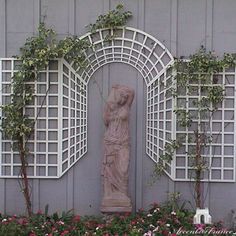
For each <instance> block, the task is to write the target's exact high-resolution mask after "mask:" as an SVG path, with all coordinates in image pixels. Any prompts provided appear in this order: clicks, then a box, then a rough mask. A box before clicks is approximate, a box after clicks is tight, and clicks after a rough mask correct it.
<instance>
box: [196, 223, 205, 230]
mask: <svg viewBox="0 0 236 236" xmlns="http://www.w3.org/2000/svg"><path fill="white" fill-rule="evenodd" d="M196 228H197V229H198V230H204V228H205V225H204V224H197V225H196Z"/></svg>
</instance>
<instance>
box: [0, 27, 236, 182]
mask: <svg viewBox="0 0 236 236" xmlns="http://www.w3.org/2000/svg"><path fill="white" fill-rule="evenodd" d="M82 38H83V39H85V40H88V41H89V42H90V43H92V44H93V48H92V49H89V50H87V51H85V52H84V53H85V55H86V60H87V65H88V66H87V67H86V68H78V67H77V66H76V65H75V64H74V63H73V62H67V61H65V60H64V59H61V60H55V61H52V62H50V64H49V67H48V68H47V69H46V70H45V71H42V72H40V75H39V79H38V81H36V82H31V83H30V82H29V84H28V86H31V87H33V88H34V89H35V95H36V96H35V99H34V101H33V102H32V104H30V105H29V106H27V107H26V108H25V113H26V115H28V116H29V117H30V118H32V119H35V118H36V117H37V123H36V126H35V131H34V135H32V137H31V138H30V140H29V143H28V147H29V150H30V152H31V155H30V156H29V158H28V162H29V167H28V169H29V175H30V177H32V178H58V177H61V176H62V175H63V174H64V173H66V172H67V171H68V169H69V168H70V167H71V166H72V165H73V164H75V163H76V162H77V161H78V160H79V159H80V158H81V157H82V156H83V155H84V154H85V153H86V152H87V148H88V144H87V125H88V124H87V96H88V83H89V80H90V78H91V76H92V75H93V74H94V73H95V72H96V71H97V70H98V69H99V68H100V67H102V66H104V65H106V64H109V63H114V62H119V63H125V64H128V65H130V66H132V67H134V68H135V69H137V70H138V71H139V72H140V74H141V75H142V77H143V79H144V81H145V83H146V89H147V98H146V99H147V108H146V153H147V155H148V156H149V157H150V158H151V159H152V160H153V161H154V162H156V163H157V162H158V161H159V157H160V155H162V154H164V152H165V145H166V144H168V143H170V142H171V140H175V139H176V138H178V136H179V135H181V134H183V133H185V134H187V137H188V136H189V137H190V136H191V135H192V130H191V128H190V129H189V130H182V129H181V128H180V127H179V126H178V124H177V123H176V115H175V113H174V109H175V106H176V103H177V104H179V103H180V102H181V99H182V101H183V100H184V101H185V102H186V101H187V103H186V104H188V108H189V109H190V110H191V109H192V111H194V107H191V104H192V103H191V101H192V100H193V99H196V96H195V97H194V95H189V94H188V95H187V93H183V94H182V96H178V100H175V99H174V98H173V97H172V92H171V91H172V86H173V81H172V80H173V73H172V70H171V69H170V66H171V65H172V64H173V62H174V59H173V57H172V55H171V54H170V52H169V51H168V50H167V48H166V47H164V46H163V45H162V44H161V43H160V42H159V41H158V40H156V39H155V38H154V37H152V36H150V35H148V34H147V33H145V32H142V31H140V30H137V29H134V28H129V27H127V28H119V29H116V30H109V29H102V30H98V31H97V32H96V33H93V34H92V33H88V34H86V35H84V36H83V37H82ZM17 63H19V62H18V61H16V60H15V59H12V58H9V59H1V60H0V91H1V93H0V100H1V101H0V102H1V104H7V103H8V102H10V99H11V98H10V94H11V85H10V83H11V79H10V78H11V76H12V75H13V73H14V71H16V70H17ZM235 76H236V72H235V69H231V70H229V71H226V72H225V71H224V72H223V73H221V74H219V75H218V77H219V78H221V79H219V81H220V82H219V83H222V84H225V89H226V100H225V102H224V104H223V106H222V107H221V108H220V109H219V111H218V112H217V113H216V114H215V115H214V116H213V117H212V119H211V122H210V124H211V126H210V127H211V128H210V132H211V133H212V135H213V143H212V145H211V147H210V148H209V150H210V151H209V160H208V161H209V163H211V164H210V171H209V176H205V177H206V178H205V180H210V181H226V182H232V181H235V158H234V156H235V153H236V150H235V147H236V145H235V144H236V143H235V141H236V139H235V133H236V132H234V129H235V128H234V127H235V122H236V121H235V119H236V118H235V115H234V109H235V90H234V86H235ZM193 86H194V85H193ZM196 86H199V85H196ZM231 116H232V117H233V118H232V117H231ZM230 117H231V118H230ZM196 122H198V121H196ZM220 131H221V132H220ZM219 132H220V134H219ZM214 135H215V140H214ZM219 137H220V139H219ZM187 140H188V139H187V138H186V142H185V144H184V146H183V147H182V149H180V150H178V151H177V153H176V155H175V156H174V157H173V161H172V162H171V163H167V170H166V173H167V174H168V176H170V177H171V178H172V179H173V180H178V181H179V180H180V181H186V180H191V177H192V176H191V173H192V168H191V166H190V164H189V158H188V155H187V154H186V152H187V151H188V150H189V148H191V145H192V144H191V143H190V142H189V141H187ZM219 140H220V141H219ZM1 142H2V144H1V145H0V153H1V158H0V167H1V168H0V177H7V178H10V177H17V176H18V173H19V167H20V162H19V157H18V155H17V152H13V151H12V150H11V145H12V143H11V141H10V140H6V139H4V137H1ZM213 154H214V155H213Z"/></svg>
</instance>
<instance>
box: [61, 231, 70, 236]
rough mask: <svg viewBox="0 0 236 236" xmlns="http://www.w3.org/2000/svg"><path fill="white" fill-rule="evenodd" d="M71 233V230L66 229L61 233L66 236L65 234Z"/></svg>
mask: <svg viewBox="0 0 236 236" xmlns="http://www.w3.org/2000/svg"><path fill="white" fill-rule="evenodd" d="M67 234H69V230H64V231H63V232H62V233H61V236H64V235H67Z"/></svg>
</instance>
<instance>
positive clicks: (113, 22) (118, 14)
mask: <svg viewBox="0 0 236 236" xmlns="http://www.w3.org/2000/svg"><path fill="white" fill-rule="evenodd" d="M131 17H132V13H131V12H130V11H124V6H123V5H122V4H118V5H117V6H116V9H115V10H112V11H109V12H108V13H107V14H105V15H100V16H99V17H98V19H97V21H96V23H94V24H90V25H89V26H88V27H89V29H90V31H91V32H95V31H96V30H97V29H102V28H117V27H119V26H124V25H125V24H126V22H127V21H128V19H129V18H131Z"/></svg>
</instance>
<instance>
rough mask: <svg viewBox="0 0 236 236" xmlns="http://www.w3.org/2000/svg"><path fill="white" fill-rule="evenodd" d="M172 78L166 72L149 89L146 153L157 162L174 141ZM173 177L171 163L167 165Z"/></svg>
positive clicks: (168, 172)
mask: <svg viewBox="0 0 236 236" xmlns="http://www.w3.org/2000/svg"><path fill="white" fill-rule="evenodd" d="M172 84H173V83H172V76H171V73H170V70H166V71H165V72H164V73H163V74H162V75H161V76H160V77H159V78H157V79H156V80H155V81H153V83H152V84H151V85H150V86H149V87H148V92H147V137H146V140H147V144H146V152H147V154H148V155H149V156H150V157H151V158H152V159H153V160H154V161H155V162H159V161H163V160H161V159H160V157H161V156H162V155H164V154H165V146H166V145H167V144H168V143H170V142H171V140H173V132H172V129H173V122H172V121H173V104H172V103H173V98H172V92H171V90H172ZM166 167H167V168H166V172H167V174H168V175H171V174H172V173H171V171H172V169H171V163H170V162H167V163H166Z"/></svg>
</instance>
